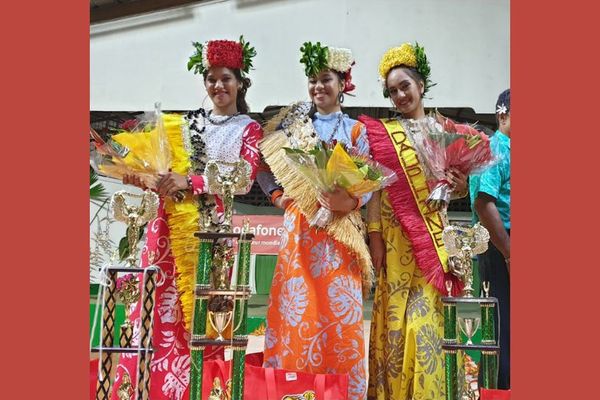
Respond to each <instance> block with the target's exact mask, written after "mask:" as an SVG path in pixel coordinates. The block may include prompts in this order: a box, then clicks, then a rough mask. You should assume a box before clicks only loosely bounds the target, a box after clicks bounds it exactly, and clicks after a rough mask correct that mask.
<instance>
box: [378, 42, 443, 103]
mask: <svg viewBox="0 0 600 400" xmlns="http://www.w3.org/2000/svg"><path fill="white" fill-rule="evenodd" d="M399 65H405V66H407V67H410V68H415V69H416V70H417V72H418V73H419V74H420V75H421V76H422V77H423V80H424V81H425V91H424V92H423V94H425V93H427V91H428V90H429V88H431V87H432V86H434V85H435V83H432V82H431V80H430V79H429V75H430V74H431V69H430V68H429V61H427V56H426V55H425V49H424V48H423V47H421V46H419V43H415V45H414V46H413V45H412V44H410V43H403V44H401V45H400V46H399V47H392V48H391V49H389V50H388V51H386V52H385V54H384V55H383V57H381V61H380V62H379V76H380V78H381V81H382V83H383V87H384V90H383V95H384V96H385V97H388V93H387V89H386V88H385V80H386V78H387V75H388V73H389V72H390V70H391V69H392V68H394V67H397V66H399Z"/></svg>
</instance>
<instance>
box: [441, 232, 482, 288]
mask: <svg viewBox="0 0 600 400" xmlns="http://www.w3.org/2000/svg"><path fill="white" fill-rule="evenodd" d="M442 240H443V241H444V246H445V247H446V251H447V252H448V266H449V267H450V270H451V271H452V273H453V274H454V275H456V276H458V277H459V278H461V279H462V280H463V282H464V283H465V287H464V289H463V295H464V296H465V297H473V287H472V285H473V261H472V258H473V256H474V255H476V254H481V253H483V252H484V251H486V250H487V247H488V241H489V240H490V234H489V232H488V231H487V229H485V228H484V227H483V226H481V225H480V224H479V223H477V224H475V226H473V227H472V228H470V227H463V226H456V225H450V226H447V227H446V228H444V232H443V233H442Z"/></svg>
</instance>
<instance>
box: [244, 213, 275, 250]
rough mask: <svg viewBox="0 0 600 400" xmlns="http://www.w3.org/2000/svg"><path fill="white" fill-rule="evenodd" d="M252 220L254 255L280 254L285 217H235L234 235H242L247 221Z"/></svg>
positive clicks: (251, 231) (251, 230)
mask: <svg viewBox="0 0 600 400" xmlns="http://www.w3.org/2000/svg"><path fill="white" fill-rule="evenodd" d="M246 218H247V219H248V220H250V233H253V234H254V239H253V240H252V254H272V255H277V253H278V252H279V242H280V240H281V234H282V232H283V215H238V214H235V215H233V221H232V222H233V233H240V232H241V230H242V225H243V223H244V220H245V219H246Z"/></svg>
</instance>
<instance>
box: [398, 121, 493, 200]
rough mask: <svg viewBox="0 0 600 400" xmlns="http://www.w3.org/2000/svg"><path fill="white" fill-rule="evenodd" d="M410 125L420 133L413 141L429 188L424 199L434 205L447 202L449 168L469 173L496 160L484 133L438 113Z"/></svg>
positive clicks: (449, 188) (449, 187)
mask: <svg viewBox="0 0 600 400" xmlns="http://www.w3.org/2000/svg"><path fill="white" fill-rule="evenodd" d="M409 129H411V130H413V129H414V130H418V131H421V132H422V134H423V135H422V137H420V138H417V139H416V140H415V143H414V145H415V148H416V150H417V153H418V154H419V159H420V160H421V162H422V163H423V164H424V165H425V172H426V174H427V178H428V184H429V188H430V189H431V193H430V195H429V197H428V198H427V203H428V204H429V205H430V206H431V207H432V208H434V209H437V210H441V209H444V208H446V207H447V206H448V203H449V202H450V195H451V193H452V191H453V188H452V187H451V185H450V182H449V181H448V179H447V177H446V173H447V172H448V170H450V169H452V168H453V169H456V170H458V171H460V172H461V173H463V174H465V175H470V174H472V173H476V172H480V171H483V170H484V169H486V168H488V167H490V166H491V165H493V163H494V162H495V161H496V160H495V157H494V155H493V154H492V151H491V148H490V140H489V138H488V136H487V135H485V134H484V133H482V132H479V131H478V130H476V129H474V128H473V127H471V126H469V125H466V124H457V123H456V122H454V121H452V120H451V119H448V118H445V117H443V116H441V115H440V114H436V116H435V118H424V119H422V120H419V121H414V120H411V121H410V126H409Z"/></svg>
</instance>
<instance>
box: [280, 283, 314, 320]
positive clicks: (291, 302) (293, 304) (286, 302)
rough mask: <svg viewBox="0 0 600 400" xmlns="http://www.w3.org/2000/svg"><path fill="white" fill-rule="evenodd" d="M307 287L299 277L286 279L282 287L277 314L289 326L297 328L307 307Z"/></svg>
mask: <svg viewBox="0 0 600 400" xmlns="http://www.w3.org/2000/svg"><path fill="white" fill-rule="evenodd" d="M307 292H308V287H307V286H306V282H304V278H303V277H301V276H299V277H295V278H290V279H288V280H287V281H286V282H285V284H284V285H283V289H282V291H281V298H280V299H279V312H280V313H281V315H283V316H284V318H285V320H286V322H287V323H288V324H289V325H291V326H294V327H295V326H297V325H298V324H299V323H300V321H301V320H302V315H303V314H304V312H305V311H306V306H307V305H308V293H307Z"/></svg>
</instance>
